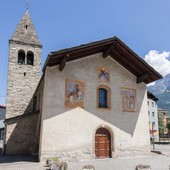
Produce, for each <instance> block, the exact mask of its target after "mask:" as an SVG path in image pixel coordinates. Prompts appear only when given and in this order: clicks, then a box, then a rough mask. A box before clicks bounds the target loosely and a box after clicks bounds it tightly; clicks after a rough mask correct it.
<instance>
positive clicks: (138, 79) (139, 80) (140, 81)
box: [136, 73, 151, 84]
mask: <svg viewBox="0 0 170 170" xmlns="http://www.w3.org/2000/svg"><path fill="white" fill-rule="evenodd" d="M150 75H151V74H150V73H146V74H143V75H142V76H140V77H138V78H137V80H136V83H137V84H139V83H142V82H144V81H145V79H147V78H148V77H150Z"/></svg>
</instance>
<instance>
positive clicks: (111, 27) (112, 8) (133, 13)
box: [0, 0, 170, 104]
mask: <svg viewBox="0 0 170 170" xmlns="http://www.w3.org/2000/svg"><path fill="white" fill-rule="evenodd" d="M29 4H30V7H29V13H30V16H31V18H32V20H33V23H34V26H35V27H36V32H37V34H38V37H39V40H40V42H41V43H42V45H43V52H42V66H43V64H44V62H45V60H46V57H47V55H48V53H50V52H51V51H56V50H59V49H63V48H68V47H72V46H76V45H80V44H84V43H89V42H93V41H97V40H101V39H104V38H109V37H112V36H117V37H119V38H120V39H121V40H122V41H123V42H124V43H125V44H127V45H128V46H129V47H130V48H131V49H132V50H133V51H134V52H136V53H137V54H138V55H139V56H140V57H142V58H144V59H145V60H146V61H147V62H148V63H149V64H151V65H152V66H153V67H154V68H156V69H157V70H158V71H160V72H161V74H163V75H165V74H168V73H170V62H169V60H170V57H169V56H170V52H169V51H170V10H169V7H170V1H169V0H164V1H162V0H156V1H155V0H149V1H148V0H142V1H136V0H119V1H117V0H84V1H83V0H81V1H80V0H69V1H68V0H67V1H66V0H49V1H47V0H44V1H42V0H41V1H40V0H34V1H33V0H29ZM25 11H26V0H25V1H24V0H17V1H13V0H5V1H2V2H1V5H0V21H1V25H0V58H1V60H0V104H5V102H6V101H5V99H6V98H5V96H6V84H7V68H8V54H9V48H8V47H9V46H8V41H9V39H10V38H11V37H12V35H13V33H14V31H15V29H16V27H17V25H18V24H19V22H20V20H21V18H22V16H23V15H24V13H25ZM162 67H163V68H162ZM160 68H162V70H159V69H160ZM163 71H164V72H163Z"/></svg>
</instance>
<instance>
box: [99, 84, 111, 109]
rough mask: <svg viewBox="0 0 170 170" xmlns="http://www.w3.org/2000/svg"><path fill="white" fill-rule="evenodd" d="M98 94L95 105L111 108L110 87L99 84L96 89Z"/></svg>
mask: <svg viewBox="0 0 170 170" xmlns="http://www.w3.org/2000/svg"><path fill="white" fill-rule="evenodd" d="M97 95H98V101H97V107H98V108H107V109H109V108H111V104H110V101H111V99H110V96H111V94H110V88H108V87H106V86H99V87H98V90H97Z"/></svg>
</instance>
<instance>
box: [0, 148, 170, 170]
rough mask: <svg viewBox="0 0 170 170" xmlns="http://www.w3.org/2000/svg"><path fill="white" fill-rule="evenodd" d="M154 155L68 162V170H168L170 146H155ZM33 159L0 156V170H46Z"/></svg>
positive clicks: (129, 155)
mask: <svg viewBox="0 0 170 170" xmlns="http://www.w3.org/2000/svg"><path fill="white" fill-rule="evenodd" d="M155 150H156V151H161V152H162V154H161V155H159V154H155V153H137V152H133V153H128V152H125V154H124V155H123V156H121V157H118V158H112V159H101V160H99V159H95V160H91V161H77V162H69V163H68V170H80V169H81V168H82V167H83V166H85V165H93V166H94V167H95V170H135V167H136V166H137V165H140V164H141V165H150V167H151V170H170V145H155ZM35 161H36V160H35V158H34V157H28V156H27V157H18V156H7V157H6V156H0V170H47V169H48V167H45V164H43V163H37V162H35Z"/></svg>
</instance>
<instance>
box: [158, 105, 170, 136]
mask: <svg viewBox="0 0 170 170" xmlns="http://www.w3.org/2000/svg"><path fill="white" fill-rule="evenodd" d="M167 113H168V111H167V110H165V109H162V108H158V118H159V119H160V122H162V127H160V128H161V129H160V131H161V134H160V137H166V136H167V134H168V129H167V120H169V119H168V116H167Z"/></svg>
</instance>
